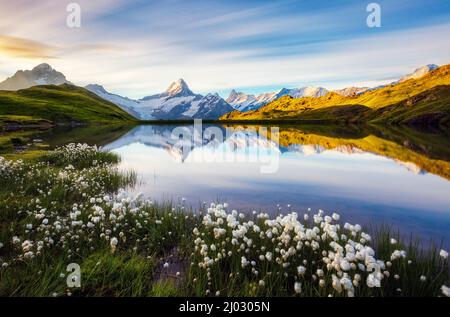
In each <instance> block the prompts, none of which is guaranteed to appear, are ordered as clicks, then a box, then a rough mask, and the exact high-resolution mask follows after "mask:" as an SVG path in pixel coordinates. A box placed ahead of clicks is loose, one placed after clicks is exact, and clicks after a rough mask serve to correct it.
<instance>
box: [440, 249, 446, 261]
mask: <svg viewBox="0 0 450 317" xmlns="http://www.w3.org/2000/svg"><path fill="white" fill-rule="evenodd" d="M439 256H440V257H441V258H443V259H444V260H447V258H448V252H447V251H445V250H441V251H440V252H439Z"/></svg>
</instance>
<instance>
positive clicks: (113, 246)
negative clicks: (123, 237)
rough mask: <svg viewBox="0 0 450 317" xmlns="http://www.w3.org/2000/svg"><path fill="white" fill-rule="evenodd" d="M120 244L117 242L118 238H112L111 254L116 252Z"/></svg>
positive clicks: (110, 244) (110, 243)
mask: <svg viewBox="0 0 450 317" xmlns="http://www.w3.org/2000/svg"><path fill="white" fill-rule="evenodd" d="M118 243H119V240H117V238H116V237H114V238H111V240H110V242H109V246H110V247H111V253H114V252H116V247H117V244H118Z"/></svg>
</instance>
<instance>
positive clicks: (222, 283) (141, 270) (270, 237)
mask: <svg viewBox="0 0 450 317" xmlns="http://www.w3.org/2000/svg"><path fill="white" fill-rule="evenodd" d="M119 161H120V157H119V156H117V155H116V154H113V153H110V152H106V151H102V150H101V149H99V148H97V147H95V146H89V145H86V144H73V143H72V144H69V145H66V146H63V147H59V148H56V149H55V150H52V151H42V153H40V155H36V156H33V157H31V158H29V159H27V160H20V159H17V158H14V159H5V158H0V201H1V205H0V267H1V268H0V296H58V297H59V296H289V297H291V296H299V297H316V296H323V297H327V296H339V297H344V296H349V297H353V296H450V289H449V288H448V285H449V284H450V275H449V262H448V253H447V251H445V250H442V249H441V247H440V246H439V245H437V244H435V243H433V242H432V241H431V242H430V245H429V246H427V247H426V248H422V247H421V246H419V241H417V240H416V239H414V237H411V239H410V240H408V241H402V240H401V239H400V237H399V234H398V233H396V230H395V228H391V227H388V226H385V227H380V228H370V230H369V228H362V227H361V226H360V225H358V224H350V223H343V222H342V221H341V216H340V215H338V214H336V213H331V214H328V213H326V212H324V211H322V210H318V211H313V210H306V211H304V212H302V213H300V212H296V211H295V210H293V209H292V208H290V207H289V211H288V212H286V213H283V214H279V215H277V216H276V217H271V216H269V215H268V214H267V213H264V212H257V211H254V212H253V213H251V214H243V213H240V212H238V211H236V210H228V206H227V204H219V203H212V204H210V205H204V206H203V207H202V208H200V209H198V210H193V209H191V208H189V206H186V205H185V204H184V203H183V202H180V203H179V204H171V203H168V202H155V201H151V200H148V199H146V198H145V197H143V196H142V195H134V196H132V195H130V194H129V193H128V192H127V190H128V189H130V188H131V187H132V186H134V185H135V184H136V182H137V181H138V175H136V174H135V173H134V172H133V171H128V172H124V171H119V170H118V169H117V167H116V164H117V163H118V162H119ZM70 263H77V264H79V266H80V268H81V281H80V284H81V287H78V288H69V287H68V286H67V284H66V278H67V274H68V272H67V270H66V267H67V265H68V264H70Z"/></svg>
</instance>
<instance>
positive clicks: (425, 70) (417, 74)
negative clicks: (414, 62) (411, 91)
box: [397, 64, 439, 83]
mask: <svg viewBox="0 0 450 317" xmlns="http://www.w3.org/2000/svg"><path fill="white" fill-rule="evenodd" d="M437 68H439V66H438V65H435V64H429V65H425V66H422V67H419V68H417V69H416V70H415V71H414V72H412V73H411V74H408V75H406V76H403V77H402V78H400V80H399V81H398V82H397V83H401V82H404V81H407V80H409V79H417V78H420V77H422V76H424V75H426V74H427V73H429V72H431V71H432V70H435V69H437Z"/></svg>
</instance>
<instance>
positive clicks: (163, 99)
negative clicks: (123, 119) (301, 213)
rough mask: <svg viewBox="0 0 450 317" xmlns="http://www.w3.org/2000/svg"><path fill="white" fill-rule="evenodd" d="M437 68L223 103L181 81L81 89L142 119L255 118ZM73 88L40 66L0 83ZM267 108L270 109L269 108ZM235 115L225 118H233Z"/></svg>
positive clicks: (236, 96)
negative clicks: (148, 91)
mask: <svg viewBox="0 0 450 317" xmlns="http://www.w3.org/2000/svg"><path fill="white" fill-rule="evenodd" d="M436 69H438V66H437V65H434V64H430V65H426V66H423V67H420V68H418V69H416V70H415V71H414V72H413V73H411V74H408V75H405V76H403V77H401V78H400V79H399V80H398V81H396V82H393V83H391V84H390V85H385V86H379V87H375V88H369V87H347V88H344V89H340V90H334V91H329V90H327V89H326V88H323V87H311V86H308V87H300V88H293V89H288V88H282V89H280V90H278V91H275V92H267V93H262V94H260V95H252V94H245V93H243V92H237V91H235V90H232V91H231V93H230V95H229V96H228V98H227V99H226V100H224V99H223V98H221V97H220V96H219V95H218V94H207V95H205V96H203V95H200V94H196V93H194V92H193V91H192V90H191V89H190V88H189V86H188V85H187V83H186V82H185V81H184V80H183V79H178V80H177V81H175V82H173V83H171V84H170V85H169V87H168V88H167V89H166V91H164V92H162V93H159V94H154V95H150V96H147V97H144V98H142V99H131V98H127V97H123V96H120V95H118V94H114V93H111V92H109V91H107V90H106V89H105V88H104V87H103V86H101V85H98V84H90V85H87V86H86V87H84V88H85V89H87V90H89V91H90V92H92V93H94V94H96V95H97V96H99V97H100V98H102V99H104V100H106V101H109V102H111V103H113V104H115V105H117V106H119V107H120V108H121V109H123V110H124V111H126V112H127V113H128V114H130V115H132V116H134V117H135V118H138V119H141V120H173V119H181V120H182V119H193V118H202V119H213V120H214V119H218V118H220V117H222V116H224V115H227V114H229V113H232V112H233V111H235V110H237V111H238V112H237V113H242V114H243V116H244V117H246V116H250V117H254V111H257V110H259V109H261V110H262V109H265V110H267V109H268V108H266V106H268V105H271V104H272V103H274V102H277V101H278V100H285V99H283V98H288V97H289V98H294V99H299V98H300V99H301V98H304V97H312V98H313V99H317V100H321V101H322V99H323V98H324V97H325V96H328V95H330V94H331V95H333V94H334V95H338V96H341V97H344V98H347V97H348V98H354V97H357V96H361V95H366V94H368V93H370V92H371V91H378V90H380V89H383V88H385V87H387V86H392V85H396V84H401V83H403V82H406V81H408V80H411V79H419V78H421V77H423V76H425V75H426V74H428V73H429V72H432V71H434V70H436ZM62 84H69V85H73V84H72V83H71V82H70V81H68V80H67V79H66V76H65V75H64V74H62V73H60V72H58V71H56V70H55V69H53V68H52V67H51V66H50V65H48V64H40V65H38V66H36V67H35V68H33V69H32V70H25V71H22V70H19V71H17V72H16V73H15V74H14V75H13V76H11V77H9V78H7V79H6V80H5V81H3V82H1V83H0V90H9V91H17V90H21V89H26V88H30V87H33V86H38V85H62ZM269 108H270V107H269ZM235 115H236V112H233V114H232V115H229V116H225V117H227V118H232V117H233V116H235Z"/></svg>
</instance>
